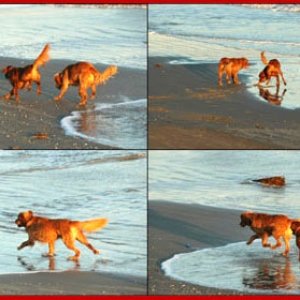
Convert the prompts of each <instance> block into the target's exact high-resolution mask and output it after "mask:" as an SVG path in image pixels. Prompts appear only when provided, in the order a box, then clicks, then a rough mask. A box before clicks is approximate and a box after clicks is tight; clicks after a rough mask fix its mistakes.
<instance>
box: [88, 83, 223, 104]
mask: <svg viewBox="0 0 300 300" xmlns="http://www.w3.org/2000/svg"><path fill="white" fill-rule="evenodd" d="M221 85H222V84H221ZM91 89H92V96H91V100H94V99H95V97H96V89H97V87H96V84H93V85H92V86H91Z"/></svg>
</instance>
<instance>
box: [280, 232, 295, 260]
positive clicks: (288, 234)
mask: <svg viewBox="0 0 300 300" xmlns="http://www.w3.org/2000/svg"><path fill="white" fill-rule="evenodd" d="M292 235H293V232H292V230H291V229H288V230H287V231H286V232H285V234H284V236H283V241H284V243H285V250H284V252H283V253H282V255H283V256H288V254H289V252H290V240H291V238H292Z"/></svg>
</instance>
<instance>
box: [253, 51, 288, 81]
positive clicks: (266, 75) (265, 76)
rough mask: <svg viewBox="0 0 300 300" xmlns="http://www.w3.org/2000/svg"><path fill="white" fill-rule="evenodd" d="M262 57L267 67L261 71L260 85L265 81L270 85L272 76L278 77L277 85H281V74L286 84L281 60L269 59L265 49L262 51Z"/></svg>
mask: <svg viewBox="0 0 300 300" xmlns="http://www.w3.org/2000/svg"><path fill="white" fill-rule="evenodd" d="M260 59H261V61H262V63H263V64H264V65H266V67H265V68H264V69H263V70H262V71H261V72H260V73H259V80H258V85H260V84H261V83H263V82H266V84H267V85H268V84H269V83H270V80H271V78H272V77H276V86H277V87H279V86H280V78H279V75H280V76H281V79H282V81H283V83H284V85H286V81H285V79H284V77H283V73H282V71H281V64H280V62H279V60H277V59H271V60H270V61H268V60H267V58H266V56H265V51H263V52H261V53H260Z"/></svg>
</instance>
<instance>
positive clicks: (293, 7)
mask: <svg viewBox="0 0 300 300" xmlns="http://www.w3.org/2000/svg"><path fill="white" fill-rule="evenodd" d="M242 6H247V7H252V8H256V9H268V10H272V11H284V12H300V7H299V5H297V4H284V5H283V4H242Z"/></svg>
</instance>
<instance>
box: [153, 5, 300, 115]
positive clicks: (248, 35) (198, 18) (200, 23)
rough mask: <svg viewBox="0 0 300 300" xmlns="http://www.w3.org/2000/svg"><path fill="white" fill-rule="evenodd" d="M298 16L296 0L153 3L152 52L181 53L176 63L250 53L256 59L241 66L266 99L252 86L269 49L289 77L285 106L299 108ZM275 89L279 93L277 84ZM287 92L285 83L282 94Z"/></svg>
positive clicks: (205, 60) (249, 83) (173, 54)
mask: <svg viewBox="0 0 300 300" xmlns="http://www.w3.org/2000/svg"><path fill="white" fill-rule="evenodd" d="M241 16H243V17H242V18H241ZM299 21H300V13H299V9H298V6H295V5H276V6H272V5H271V6H266V5H261V6H260V5H248V6H242V5H186V6H182V5H168V6H163V5H150V7H149V30H150V34H149V45H150V49H149V53H150V55H151V56H168V57H172V56H173V57H179V60H178V59H177V60H176V61H173V63H203V62H215V63H217V62H218V61H219V59H220V58H221V57H224V56H227V57H243V56H246V57H248V58H249V59H250V61H251V67H250V68H249V69H248V70H247V71H245V70H243V71H242V73H244V74H247V75H249V79H248V80H247V81H246V84H247V86H249V90H250V91H251V92H252V93H253V94H254V95H256V96H257V99H261V100H263V101H266V100H264V99H263V98H262V97H260V96H259V91H258V89H257V88H256V87H255V88H254V87H253V84H255V83H257V80H258V73H259V72H260V71H261V70H262V69H263V68H264V65H263V64H262V63H261V61H260V52H261V51H263V50H265V51H266V56H267V58H268V59H273V58H277V59H279V60H280V62H281V64H282V70H283V73H284V75H285V78H286V81H287V83H288V85H287V92H286V93H285V95H284V97H283V101H282V102H281V103H280V104H281V106H282V107H284V108H288V109H295V108H299V107H300V101H298V99H299V96H300V94H299V89H298V85H299V82H300V74H299V65H300V57H299V46H300V35H299V34H297V32H298V25H299ZM233 24H234V26H233ZM216 82H217V81H216ZM274 84H275V81H272V85H274ZM282 86H283V85H282ZM270 92H271V93H272V94H275V93H276V90H275V89H274V87H272V88H270ZM282 93H283V87H282V89H281V90H280V92H279V96H280V95H281V94H282Z"/></svg>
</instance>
